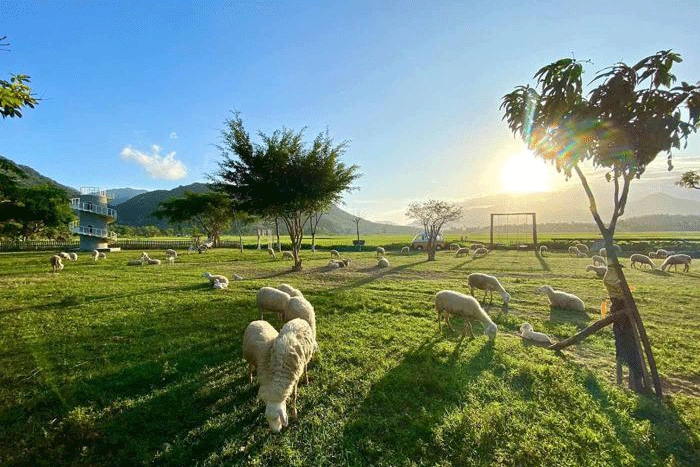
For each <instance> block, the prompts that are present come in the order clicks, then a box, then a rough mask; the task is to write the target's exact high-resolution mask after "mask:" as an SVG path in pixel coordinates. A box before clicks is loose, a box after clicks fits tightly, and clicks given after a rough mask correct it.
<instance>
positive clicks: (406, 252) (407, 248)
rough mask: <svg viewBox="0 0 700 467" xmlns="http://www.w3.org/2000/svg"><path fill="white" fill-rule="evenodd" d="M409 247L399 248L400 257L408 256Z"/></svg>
mask: <svg viewBox="0 0 700 467" xmlns="http://www.w3.org/2000/svg"><path fill="white" fill-rule="evenodd" d="M408 250H409V247H407V246H405V247H403V248H401V254H402V255H407V254H408Z"/></svg>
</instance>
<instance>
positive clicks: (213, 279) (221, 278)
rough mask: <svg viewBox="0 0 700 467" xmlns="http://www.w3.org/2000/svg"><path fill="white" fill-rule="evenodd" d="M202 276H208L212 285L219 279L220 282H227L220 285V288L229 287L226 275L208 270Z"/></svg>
mask: <svg viewBox="0 0 700 467" xmlns="http://www.w3.org/2000/svg"><path fill="white" fill-rule="evenodd" d="M202 277H206V278H207V280H208V281H209V283H210V284H211V285H212V287H213V286H214V285H215V284H216V282H217V281H218V282H219V283H220V284H226V285H224V286H219V287H218V288H225V287H228V278H227V277H226V276H222V275H220V274H209V273H208V272H205V273H204V274H202Z"/></svg>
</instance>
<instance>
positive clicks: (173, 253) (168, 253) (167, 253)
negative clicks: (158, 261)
mask: <svg viewBox="0 0 700 467" xmlns="http://www.w3.org/2000/svg"><path fill="white" fill-rule="evenodd" d="M171 256H172V257H173V258H177V251H175V250H172V249H170V248H168V249H167V250H165V257H166V258H170V257H171Z"/></svg>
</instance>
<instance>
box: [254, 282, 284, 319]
mask: <svg viewBox="0 0 700 467" xmlns="http://www.w3.org/2000/svg"><path fill="white" fill-rule="evenodd" d="M289 299H290V296H289V294H288V293H287V292H283V291H281V290H278V289H275V288H274V287H261V288H260V290H258V292H257V293H256V295H255V302H256V303H257V305H258V311H259V312H260V319H262V317H263V310H267V311H274V312H276V313H277V315H278V316H281V315H283V314H284V310H286V309H287V302H288V301H289Z"/></svg>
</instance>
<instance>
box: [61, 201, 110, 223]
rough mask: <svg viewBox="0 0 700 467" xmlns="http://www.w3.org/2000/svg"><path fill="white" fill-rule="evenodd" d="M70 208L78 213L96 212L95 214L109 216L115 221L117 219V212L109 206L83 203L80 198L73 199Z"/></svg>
mask: <svg viewBox="0 0 700 467" xmlns="http://www.w3.org/2000/svg"><path fill="white" fill-rule="evenodd" d="M70 207H72V208H73V209H76V210H78V211H88V212H94V213H95V214H101V215H103V216H108V217H111V218H113V219H116V218H117V211H115V210H114V209H112V208H108V207H107V206H103V205H101V204H95V203H81V202H80V198H71V200H70Z"/></svg>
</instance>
